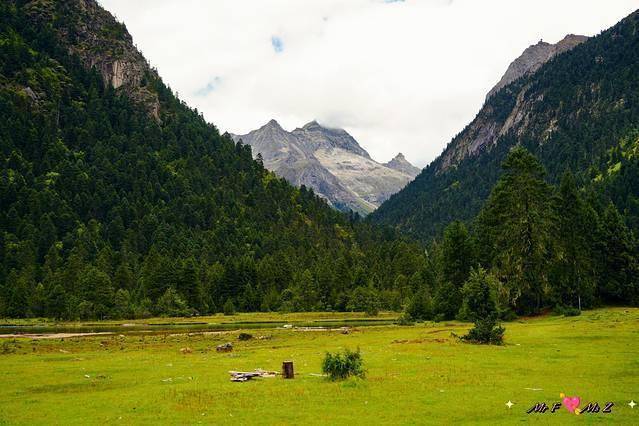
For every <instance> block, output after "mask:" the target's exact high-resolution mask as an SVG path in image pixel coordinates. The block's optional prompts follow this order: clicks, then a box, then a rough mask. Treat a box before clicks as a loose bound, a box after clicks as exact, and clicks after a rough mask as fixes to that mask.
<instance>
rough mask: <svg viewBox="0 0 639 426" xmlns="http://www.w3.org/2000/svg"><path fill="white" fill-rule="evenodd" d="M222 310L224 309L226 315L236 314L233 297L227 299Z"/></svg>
mask: <svg viewBox="0 0 639 426" xmlns="http://www.w3.org/2000/svg"><path fill="white" fill-rule="evenodd" d="M222 310H223V311H224V315H235V305H234V304H233V301H232V300H231V299H227V300H226V303H224V306H223V307H222Z"/></svg>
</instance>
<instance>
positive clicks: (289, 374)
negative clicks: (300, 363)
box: [282, 361, 295, 379]
mask: <svg viewBox="0 0 639 426" xmlns="http://www.w3.org/2000/svg"><path fill="white" fill-rule="evenodd" d="M282 377H284V378H285V379H294V378H295V372H294V371H293V361H284V362H283V363H282Z"/></svg>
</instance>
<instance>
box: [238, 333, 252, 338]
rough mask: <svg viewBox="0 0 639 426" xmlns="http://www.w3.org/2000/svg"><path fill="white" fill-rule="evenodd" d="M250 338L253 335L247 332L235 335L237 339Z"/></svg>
mask: <svg viewBox="0 0 639 426" xmlns="http://www.w3.org/2000/svg"><path fill="white" fill-rule="evenodd" d="M252 338H253V335H252V334H248V333H240V334H239V336H237V340H251V339H252Z"/></svg>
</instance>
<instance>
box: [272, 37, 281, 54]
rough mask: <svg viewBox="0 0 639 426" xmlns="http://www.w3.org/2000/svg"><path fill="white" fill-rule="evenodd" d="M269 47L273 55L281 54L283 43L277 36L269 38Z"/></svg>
mask: <svg viewBox="0 0 639 426" xmlns="http://www.w3.org/2000/svg"><path fill="white" fill-rule="evenodd" d="M271 45H272V46H273V50H274V51H275V53H281V52H283V51H284V41H282V39H281V38H279V37H278V36H273V37H271Z"/></svg>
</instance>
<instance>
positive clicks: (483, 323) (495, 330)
mask: <svg viewBox="0 0 639 426" xmlns="http://www.w3.org/2000/svg"><path fill="white" fill-rule="evenodd" d="M505 331H506V330H505V329H504V327H500V326H498V325H497V322H496V321H495V320H494V319H492V318H486V319H480V320H477V321H475V326H474V327H473V328H472V329H471V330H470V331H469V332H468V334H467V335H465V336H463V337H462V339H463V340H465V341H467V342H472V343H484V344H489V345H501V344H502V343H503V340H504V332H505Z"/></svg>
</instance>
